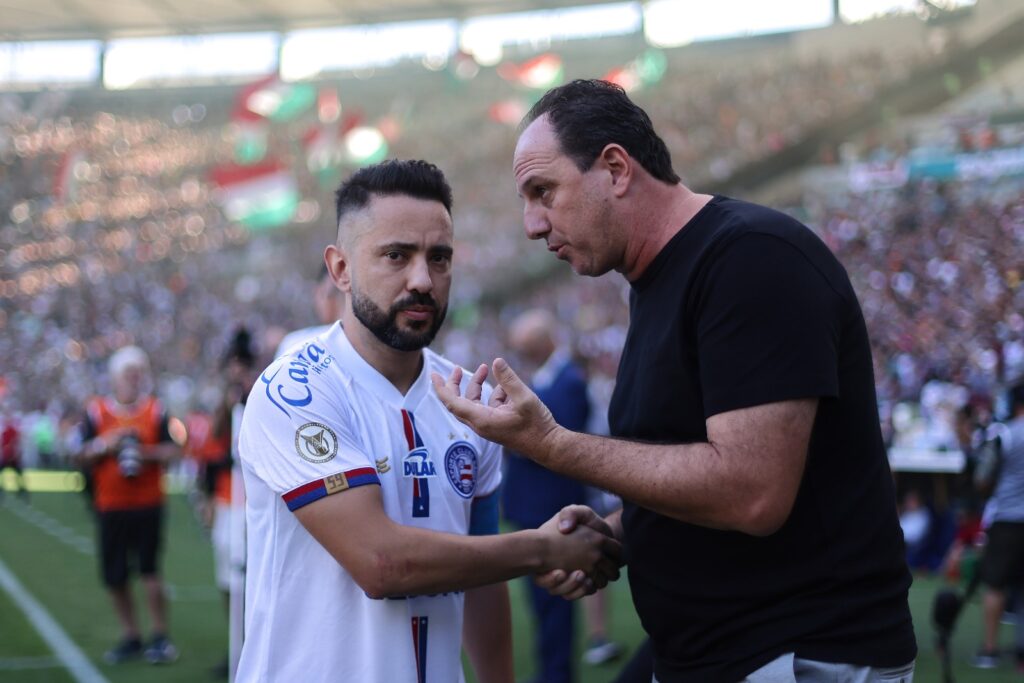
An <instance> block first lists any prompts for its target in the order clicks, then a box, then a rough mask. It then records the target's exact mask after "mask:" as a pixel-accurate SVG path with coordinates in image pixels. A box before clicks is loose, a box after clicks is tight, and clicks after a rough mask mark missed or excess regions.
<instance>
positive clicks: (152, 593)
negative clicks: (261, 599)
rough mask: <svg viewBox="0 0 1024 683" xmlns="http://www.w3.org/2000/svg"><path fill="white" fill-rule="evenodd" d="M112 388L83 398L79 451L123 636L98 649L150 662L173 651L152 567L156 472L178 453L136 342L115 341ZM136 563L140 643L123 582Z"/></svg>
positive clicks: (111, 657)
mask: <svg viewBox="0 0 1024 683" xmlns="http://www.w3.org/2000/svg"><path fill="white" fill-rule="evenodd" d="M108 370H109V373H110V379H111V383H112V388H113V394H112V395H111V396H97V397H94V398H92V399H90V400H89V402H88V403H87V405H86V416H85V420H84V422H83V425H82V450H81V452H80V454H79V459H80V461H81V462H82V464H83V465H84V467H85V468H86V469H87V470H89V473H90V475H91V478H92V482H93V493H92V497H93V507H94V509H95V511H96V519H97V529H98V533H99V541H100V542H99V548H100V573H101V576H102V579H103V584H104V585H105V586H106V588H107V591H108V592H109V594H110V598H111V600H112V601H113V605H114V612H115V614H116V615H117V619H118V622H119V623H120V626H121V631H122V638H121V640H120V642H118V643H117V645H115V646H114V647H113V648H112V649H110V650H108V651H107V652H106V653H105V654H104V660H105V661H106V662H107V663H109V664H118V663H121V662H125V661H128V660H130V659H135V658H138V657H142V656H145V658H146V660H147V661H149V662H150V663H153V664H169V663H171V662H173V661H175V660H176V659H177V657H178V652H177V649H176V648H175V646H174V644H173V643H172V642H171V640H170V638H169V636H168V629H167V599H166V596H165V594H164V584H163V580H162V578H161V576H160V571H159V555H160V546H161V540H162V539H161V536H162V526H163V524H162V520H163V513H164V492H163V487H162V482H161V479H162V475H163V472H164V467H165V466H166V464H167V463H168V462H169V461H171V460H174V459H176V458H178V457H179V455H180V449H179V447H178V446H177V445H176V444H175V443H174V441H173V439H172V438H171V435H170V432H169V429H168V417H167V413H166V412H165V411H164V408H163V406H162V405H161V403H160V401H159V399H157V398H156V397H155V396H153V395H152V393H151V392H150V391H149V389H150V387H149V379H150V375H149V358H148V357H147V356H146V353H145V352H144V351H143V350H142V349H140V348H138V347H135V346H126V347H123V348H121V349H118V350H117V351H116V352H115V353H114V354H113V355H112V356H111V357H110V360H109V363H108ZM132 567H135V568H137V569H138V572H139V575H140V579H141V582H142V585H143V588H144V590H145V596H146V604H147V606H148V608H149V613H150V617H151V623H152V627H153V633H152V637H151V639H150V640H149V642H148V643H147V644H146V646H145V647H143V644H142V639H141V636H140V631H139V626H138V622H137V621H136V618H135V605H134V601H133V599H132V594H131V590H130V586H129V582H128V580H129V575H130V573H131V568H132Z"/></svg>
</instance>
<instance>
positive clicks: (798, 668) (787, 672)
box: [651, 652, 914, 683]
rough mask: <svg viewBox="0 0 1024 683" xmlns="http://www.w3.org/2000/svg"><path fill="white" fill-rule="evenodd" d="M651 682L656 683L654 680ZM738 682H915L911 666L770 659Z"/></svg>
mask: <svg viewBox="0 0 1024 683" xmlns="http://www.w3.org/2000/svg"><path fill="white" fill-rule="evenodd" d="M651 680H652V683H658V680H657V679H656V678H653V679H651ZM740 683H914V663H913V662H910V663H909V664H904V665H903V666H894V667H888V668H876V667H871V666H854V665H853V664H831V663H829V662H815V661H813V660H810V659H800V658H799V657H794V656H793V653H792V652H790V653H789V654H784V655H782V656H781V657H778V658H776V659H773V660H772V661H770V662H768V663H767V664H765V665H764V666H762V667H761V668H760V669H758V670H757V671H755V672H754V673H752V674H750V675H749V676H747V677H746V678H744V679H743V680H742V681H741V682H740Z"/></svg>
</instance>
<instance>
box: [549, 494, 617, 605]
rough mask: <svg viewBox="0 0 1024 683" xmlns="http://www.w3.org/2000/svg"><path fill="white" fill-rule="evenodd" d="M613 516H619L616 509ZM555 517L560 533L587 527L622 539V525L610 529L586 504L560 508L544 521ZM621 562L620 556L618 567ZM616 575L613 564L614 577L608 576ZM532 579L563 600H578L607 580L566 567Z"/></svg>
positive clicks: (597, 588)
mask: <svg viewBox="0 0 1024 683" xmlns="http://www.w3.org/2000/svg"><path fill="white" fill-rule="evenodd" d="M614 517H615V519H616V520H617V519H618V516H617V513H616V514H615V515H614ZM556 520H557V523H558V530H559V531H560V532H561V533H563V534H571V533H572V532H573V531H575V530H576V529H577V528H578V527H588V528H590V529H594V530H595V531H598V532H599V533H602V534H606V535H607V536H608V537H610V538H615V539H617V540H621V538H619V537H620V535H621V531H622V530H621V527H619V528H618V529H613V528H612V526H611V525H610V524H609V523H608V522H607V521H605V519H604V518H602V517H601V516H600V515H598V514H597V513H596V512H594V511H593V510H591V509H590V508H589V507H587V506H585V505H568V506H566V507H564V508H562V509H561V511H559V513H558V514H557V515H555V516H554V517H553V518H552V519H551V520H550V521H548V522H547V524H551V522H553V521H556ZM616 532H618V533H616ZM623 564H624V561H623V559H622V557H621V556H620V557H619V559H618V562H617V567H621V566H622V565H623ZM617 578H618V570H617V568H616V574H615V577H614V578H612V579H611V580H612V581H614V580H616V579H617ZM534 583H536V584H537V585H538V586H540V587H541V588H543V589H545V590H547V591H548V592H549V593H551V594H552V595H560V596H562V597H564V598H565V599H566V600H578V599H579V598H582V597H584V596H586V595H591V594H593V593H596V592H597V591H599V590H601V589H602V588H604V587H605V586H606V585H607V583H608V581H607V580H606V581H604V582H601V581H599V580H595V579H593V578H591V577H590V576H588V575H587V573H586V572H584V571H581V570H576V571H565V570H563V569H553V570H552V571H549V572H545V573H543V574H538V575H536V576H535V577H534Z"/></svg>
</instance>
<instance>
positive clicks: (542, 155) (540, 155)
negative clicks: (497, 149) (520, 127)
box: [512, 116, 564, 187]
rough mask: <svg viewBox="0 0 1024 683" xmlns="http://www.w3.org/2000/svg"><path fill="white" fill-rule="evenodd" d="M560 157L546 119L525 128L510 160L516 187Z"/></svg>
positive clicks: (558, 147)
mask: <svg viewBox="0 0 1024 683" xmlns="http://www.w3.org/2000/svg"><path fill="white" fill-rule="evenodd" d="M562 156H564V154H563V153H562V148H561V145H560V144H559V143H558V138H557V137H556V136H555V131H554V129H553V128H552V126H551V124H550V123H549V122H548V120H547V117H546V116H545V117H541V118H539V119H537V120H536V121H534V122H533V123H531V124H530V125H529V126H527V127H526V130H524V131H523V134H522V135H520V136H519V141H518V143H517V144H516V151H515V154H514V156H513V158H512V175H513V176H514V177H515V179H516V185H517V186H520V187H521V186H523V185H524V183H525V182H527V181H529V179H530V177H531V176H532V175H534V174H535V173H537V172H539V171H540V170H541V169H544V168H548V167H550V166H551V165H552V164H554V163H556V162H557V161H558V159H559V157H562Z"/></svg>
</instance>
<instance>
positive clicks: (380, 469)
mask: <svg viewBox="0 0 1024 683" xmlns="http://www.w3.org/2000/svg"><path fill="white" fill-rule="evenodd" d="M375 462H376V464H377V473H378V474H387V473H388V472H390V471H391V464H390V463H389V462H388V458H381V459H380V460H375Z"/></svg>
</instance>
